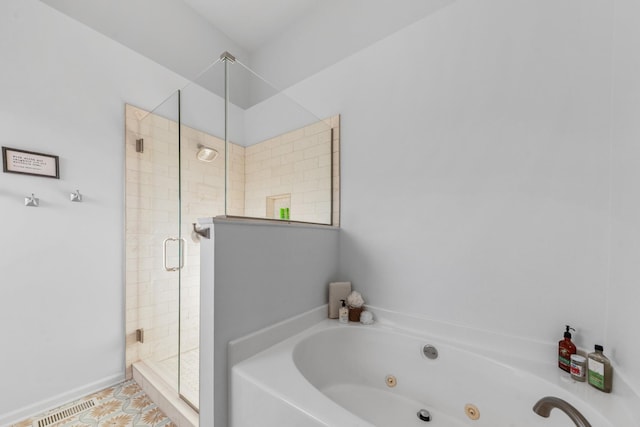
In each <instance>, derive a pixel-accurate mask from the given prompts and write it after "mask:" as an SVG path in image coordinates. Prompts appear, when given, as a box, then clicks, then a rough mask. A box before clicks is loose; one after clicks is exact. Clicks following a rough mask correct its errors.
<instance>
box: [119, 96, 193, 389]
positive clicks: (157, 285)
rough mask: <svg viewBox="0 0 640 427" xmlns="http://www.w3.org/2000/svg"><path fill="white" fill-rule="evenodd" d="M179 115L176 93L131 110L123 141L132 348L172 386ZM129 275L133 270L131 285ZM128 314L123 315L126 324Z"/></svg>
mask: <svg viewBox="0 0 640 427" xmlns="http://www.w3.org/2000/svg"><path fill="white" fill-rule="evenodd" d="M179 115H180V93H179V92H175V93H174V94H172V95H171V96H170V97H169V98H167V99H166V100H165V101H164V102H163V103H162V104H160V105H159V106H158V107H156V108H155V109H154V110H153V111H151V112H144V111H142V110H137V111H135V112H134V116H138V117H139V120H138V123H137V128H138V129H137V136H136V141H135V144H128V145H127V151H128V152H127V245H128V248H127V261H128V266H129V267H128V270H130V271H128V278H127V288H128V290H129V292H131V290H132V289H135V293H136V298H135V299H136V300H137V319H135V321H136V323H137V329H138V331H139V332H138V333H137V334H136V335H137V338H138V341H139V342H138V344H137V345H136V346H135V347H136V348H137V351H138V359H141V360H142V361H144V362H145V364H146V365H147V366H149V367H150V368H151V369H152V370H153V371H154V372H155V373H156V374H157V375H158V376H160V377H161V378H162V379H163V380H164V381H165V382H166V383H168V384H169V385H170V386H171V387H173V388H174V389H175V390H178V389H179V381H178V379H179V357H178V355H179V309H180V274H181V271H182V269H183V267H184V264H185V259H186V258H185V252H184V249H185V243H184V240H183V239H182V236H181V227H180V157H179V153H180V132H179V126H178V123H179ZM128 121H129V116H128ZM130 260H135V265H134V264H132V263H129V261H130ZM130 275H135V282H134V284H135V285H134V286H133V287H132V286H131V280H129V279H130ZM128 310H129V307H128ZM128 314H129V313H128ZM132 317H133V314H132V315H128V317H127V321H128V323H129V322H131V321H132V320H133V319H132Z"/></svg>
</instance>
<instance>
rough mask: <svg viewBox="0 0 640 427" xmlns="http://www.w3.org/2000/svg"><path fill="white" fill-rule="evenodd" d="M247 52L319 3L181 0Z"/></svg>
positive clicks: (305, 0) (308, 0) (312, 0)
mask: <svg viewBox="0 0 640 427" xmlns="http://www.w3.org/2000/svg"><path fill="white" fill-rule="evenodd" d="M183 1H184V2H185V3H187V4H188V5H189V6H191V7H192V8H193V9H194V10H195V11H196V12H197V13H198V14H200V15H201V16H202V17H204V18H206V19H207V20H208V21H209V22H211V23H212V24H213V25H214V26H215V27H217V28H218V29H220V30H221V31H222V32H223V33H225V34H226V35H227V36H229V38H231V39H232V40H234V41H235V42H237V43H238V44H239V45H240V46H241V47H242V48H244V49H245V50H246V51H247V52H253V51H255V50H256V49H258V48H260V47H261V45H263V44H264V43H265V42H267V41H269V40H270V39H272V38H273V37H274V36H276V35H278V34H279V33H280V32H281V31H282V30H283V29H285V28H287V27H289V26H290V25H291V24H292V23H294V22H296V21H297V20H300V19H302V18H303V17H304V16H306V15H307V14H308V13H311V10H312V9H313V8H314V7H316V6H317V5H318V3H319V1H320V0H268V1H267V0H183Z"/></svg>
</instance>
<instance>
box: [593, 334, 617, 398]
mask: <svg viewBox="0 0 640 427" xmlns="http://www.w3.org/2000/svg"><path fill="white" fill-rule="evenodd" d="M602 350H603V348H602V346H601V345H598V344H596V345H595V351H594V352H593V353H589V358H588V361H589V368H588V371H589V372H588V375H587V376H588V377H589V384H591V385H592V386H594V387H595V388H597V389H599V390H600V391H604V392H605V393H611V383H612V380H613V368H612V367H611V361H609V359H608V358H607V356H605V355H604V354H602Z"/></svg>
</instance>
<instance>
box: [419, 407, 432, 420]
mask: <svg viewBox="0 0 640 427" xmlns="http://www.w3.org/2000/svg"><path fill="white" fill-rule="evenodd" d="M418 418H420V419H421V420H422V421H425V422H428V421H431V414H430V413H429V411H427V410H426V409H420V410H419V411H418Z"/></svg>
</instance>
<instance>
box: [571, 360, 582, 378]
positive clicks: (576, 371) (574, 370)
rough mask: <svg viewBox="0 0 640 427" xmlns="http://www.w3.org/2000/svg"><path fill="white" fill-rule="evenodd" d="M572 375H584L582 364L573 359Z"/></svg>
mask: <svg viewBox="0 0 640 427" xmlns="http://www.w3.org/2000/svg"><path fill="white" fill-rule="evenodd" d="M571 375H575V376H576V377H582V376H584V369H583V367H582V366H581V365H578V364H577V363H575V362H573V361H571Z"/></svg>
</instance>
